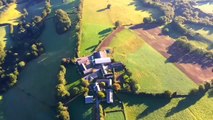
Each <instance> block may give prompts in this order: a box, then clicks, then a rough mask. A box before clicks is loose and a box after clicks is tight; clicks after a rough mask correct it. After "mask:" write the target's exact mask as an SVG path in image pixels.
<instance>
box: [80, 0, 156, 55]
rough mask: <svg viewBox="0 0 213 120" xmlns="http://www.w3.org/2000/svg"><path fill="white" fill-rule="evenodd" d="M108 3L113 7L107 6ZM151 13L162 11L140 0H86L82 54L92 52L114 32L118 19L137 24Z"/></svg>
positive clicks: (83, 18)
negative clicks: (145, 4)
mask: <svg viewBox="0 0 213 120" xmlns="http://www.w3.org/2000/svg"><path fill="white" fill-rule="evenodd" d="M97 3H98V4H97ZM108 5H110V6H111V7H110V8H107V6H108ZM151 15H154V16H156V15H160V13H159V12H158V11H157V10H156V9H151V8H147V7H145V6H144V5H143V3H142V2H139V1H138V0H122V1H120V0H92V1H91V0H84V1H83V10H82V20H81V41H80V49H79V51H80V53H79V54H80V56H85V55H89V54H91V53H92V52H93V51H94V50H95V48H96V47H97V45H98V44H99V43H100V42H101V41H102V40H103V39H104V38H105V37H106V36H107V35H108V34H109V33H111V32H112V28H113V27H114V23H115V22H116V21H120V23H121V24H122V25H135V24H140V23H143V18H145V17H149V16H151ZM130 16H131V17H130Z"/></svg>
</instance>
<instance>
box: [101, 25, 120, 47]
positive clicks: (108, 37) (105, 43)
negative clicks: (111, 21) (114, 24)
mask: <svg viewBox="0 0 213 120" xmlns="http://www.w3.org/2000/svg"><path fill="white" fill-rule="evenodd" d="M123 29H124V27H123V26H121V27H118V28H117V29H116V30H114V31H113V32H112V33H111V34H110V35H108V36H107V37H106V38H105V40H104V41H103V42H102V43H101V44H100V45H99V46H98V48H97V50H100V49H103V48H106V47H108V46H109V44H110V43H111V41H112V39H113V38H114V37H115V35H116V34H117V33H119V32H121V31H122V30H123Z"/></svg>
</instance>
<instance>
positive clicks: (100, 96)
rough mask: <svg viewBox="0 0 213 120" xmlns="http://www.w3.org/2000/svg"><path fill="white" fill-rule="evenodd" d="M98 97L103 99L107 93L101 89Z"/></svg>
mask: <svg viewBox="0 0 213 120" xmlns="http://www.w3.org/2000/svg"><path fill="white" fill-rule="evenodd" d="M98 97H99V98H101V99H103V98H105V97H106V95H105V93H104V92H102V91H99V92H98Z"/></svg>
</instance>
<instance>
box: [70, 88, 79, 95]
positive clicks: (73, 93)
mask: <svg viewBox="0 0 213 120" xmlns="http://www.w3.org/2000/svg"><path fill="white" fill-rule="evenodd" d="M79 93H80V89H79V88H78V87H73V88H72V89H71V94H72V95H77V94H79Z"/></svg>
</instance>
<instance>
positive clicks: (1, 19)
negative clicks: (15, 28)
mask: <svg viewBox="0 0 213 120" xmlns="http://www.w3.org/2000/svg"><path fill="white" fill-rule="evenodd" d="M21 15H22V14H21V13H20V12H19V11H18V7H17V4H12V5H10V6H9V8H8V9H7V10H6V11H5V12H3V13H2V14H1V15H0V24H5V23H10V24H14V25H16V24H18V18H19V17H21Z"/></svg>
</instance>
